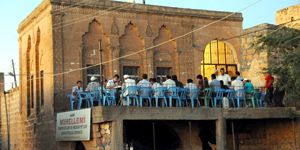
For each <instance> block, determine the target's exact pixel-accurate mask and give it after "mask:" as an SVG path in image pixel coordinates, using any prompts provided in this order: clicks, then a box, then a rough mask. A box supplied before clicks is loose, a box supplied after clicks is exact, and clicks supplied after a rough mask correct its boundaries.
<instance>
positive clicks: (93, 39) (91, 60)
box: [82, 19, 112, 82]
mask: <svg viewBox="0 0 300 150" xmlns="http://www.w3.org/2000/svg"><path fill="white" fill-rule="evenodd" d="M99 40H100V41H101V49H102V50H103V52H102V62H103V63H104V64H103V70H102V71H103V75H104V78H105V77H107V76H111V72H110V71H111V64H112V63H111V62H109V63H108V61H110V60H112V53H111V48H110V39H109V37H108V35H107V34H106V33H105V32H104V29H103V25H102V24H101V23H99V22H98V21H97V20H96V19H94V20H92V21H91V22H90V23H89V26H88V31H87V32H86V33H85V34H84V35H83V36H82V66H83V67H87V66H93V65H96V64H100V51H99ZM91 71H92V72H94V73H96V74H94V75H95V76H98V79H99V77H100V74H99V73H100V65H99V66H96V67H93V68H90V69H88V70H87V71H85V72H84V76H85V77H87V78H84V79H83V80H84V81H85V82H86V81H87V80H88V79H89V77H90V76H91V74H89V73H88V72H91Z"/></svg>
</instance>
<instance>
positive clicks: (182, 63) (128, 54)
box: [0, 0, 299, 150]
mask: <svg viewBox="0 0 300 150" xmlns="http://www.w3.org/2000/svg"><path fill="white" fill-rule="evenodd" d="M229 14H231V13H230V12H218V11H207V10H194V9H182V8H171V7H161V6H151V5H141V4H131V3H122V2H115V1H109V0H98V1H92V0H88V1H87V0H74V1H69V0H44V1H43V2H42V3H41V4H40V5H39V6H38V7H37V8H36V9H35V10H34V11H33V12H32V13H31V14H30V15H29V16H28V17H27V18H26V19H25V20H24V21H22V22H21V24H20V26H19V28H18V32H19V47H20V51H19V55H20V74H21V75H22V76H20V87H19V88H18V89H15V90H12V91H9V92H8V94H1V96H0V100H1V139H2V149H8V147H10V148H11V149H49V150H50V149H64V150H65V149H70V150H71V149H76V148H78V145H77V144H79V145H80V144H83V145H84V147H85V148H86V149H97V150H99V149H104V148H105V149H113V150H122V149H123V147H122V145H123V144H124V143H126V142H130V141H127V140H128V139H127V140H126V137H127V136H131V135H127V134H126V133H124V132H125V130H127V131H128V130H130V127H131V128H133V127H140V128H139V130H141V131H142V130H143V127H145V128H146V127H149V122H147V121H152V122H153V120H156V122H155V124H161V126H158V127H161V130H164V129H166V127H170V130H166V132H168V133H176V135H178V136H179V137H177V136H175V137H173V138H174V139H175V140H174V141H175V142H176V141H178V142H179V144H178V143H175V146H177V147H175V149H189V148H199V149H201V148H203V145H206V146H207V139H206V141H205V138H202V137H206V135H207V134H209V137H210V138H213V139H214V140H213V141H215V142H213V143H216V144H217V148H218V149H227V148H228V149H232V148H233V147H235V146H236V145H239V146H240V147H242V148H243V149H253V148H254V147H253V146H252V145H253V143H254V144H256V145H258V146H259V148H261V149H282V150H283V149H296V148H298V147H297V145H299V144H298V143H299V136H298V135H299V132H298V131H299V127H298V126H293V128H291V125H295V124H297V123H298V122H297V121H295V120H293V119H294V117H293V116H292V114H293V113H294V112H295V109H294V108H278V109H277V108H275V109H272V108H270V109H265V110H260V109H258V110H253V111H248V110H246V109H244V110H239V109H237V110H234V111H231V110H228V111H227V110H225V111H223V110H222V109H219V108H216V109H201V110H200V109H199V110H197V109H190V108H186V109H179V108H174V109H156V110H155V109H148V108H141V109H138V108H128V109H126V108H122V109H119V110H116V109H117V108H102V107H97V108H94V109H93V111H92V114H93V116H92V117H93V118H92V120H93V122H92V139H91V141H82V142H81V141H78V142H56V140H55V123H56V113H58V112H62V111H67V110H68V100H67V99H66V94H67V93H68V92H70V89H71V87H72V86H73V85H74V84H75V83H76V81H77V80H83V81H84V84H85V85H86V83H87V82H88V81H89V77H90V76H92V75H98V74H99V72H100V65H99V63H100V52H99V47H101V49H102V50H103V62H104V63H103V72H104V77H105V78H107V79H109V78H111V77H112V76H113V75H114V74H120V75H123V74H129V75H131V76H132V77H134V78H139V77H141V74H143V73H147V74H148V75H149V76H150V77H161V78H163V77H164V76H165V75H167V74H176V75H177V76H178V77H179V79H180V80H182V81H183V82H184V81H185V80H186V79H188V78H195V76H196V75H197V74H200V73H201V74H203V75H204V76H206V77H209V76H210V74H211V73H213V72H214V71H215V69H220V68H225V69H226V70H227V71H228V73H229V74H231V75H233V74H234V73H235V71H236V70H238V68H239V67H240V66H241V65H242V64H241V59H242V57H241V54H242V52H241V51H240V50H241V47H242V43H241V40H240V39H239V38H234V39H230V40H226V41H222V39H226V38H228V37H231V36H232V35H239V34H241V33H242V20H243V19H242V14H240V13H237V14H234V15H231V16H230V17H228V18H226V19H224V20H222V21H219V22H217V23H214V24H212V25H210V26H207V27H206V25H207V24H210V23H212V22H214V21H217V20H219V19H221V18H223V17H225V16H228V15H229ZM201 27H203V29H201V30H199V31H196V32H193V33H192V34H186V33H189V32H190V31H193V30H197V29H199V28H201ZM185 34H186V35H185ZM182 35H185V36H182ZM179 36H182V37H181V38H178V39H177V38H176V37H179ZM99 41H101V44H99ZM165 41H169V42H165ZM157 45H158V46H157ZM82 68H84V69H82ZM98 77H99V76H98ZM3 102H5V103H3ZM119 114H123V115H121V116H120V115H119ZM162 116H163V117H162ZM291 116H292V117H291ZM290 118H292V119H290ZM280 119H282V120H283V121H282V120H280ZM157 120H158V121H157ZM167 120H169V121H171V122H168V121H167ZM235 120H236V121H237V122H239V123H240V124H239V126H246V127H247V128H246V129H244V130H242V131H241V134H240V136H239V137H236V139H237V141H238V143H235V142H232V143H231V141H229V140H227V141H228V142H226V139H230V138H233V139H234V138H235V137H234V134H231V131H230V128H229V126H230V125H231V124H232V122H234V121H235ZM172 121H173V122H172ZM174 121H175V122H174ZM136 122H141V123H143V124H144V125H142V126H135V124H136ZM227 126H228V128H227ZM147 129H148V128H147ZM188 129H189V132H187V130H188ZM233 129H238V128H237V127H233ZM103 130H105V131H104V132H102V131H103ZM108 130H109V131H108ZM200 130H201V131H204V130H205V131H212V133H204V135H198V134H197V132H200ZM265 130H266V131H265ZM191 131H193V132H191ZM261 131H265V132H263V133H262V134H255V133H260V132H261ZM274 131H278V132H274ZM285 131H287V132H288V134H285ZM108 133H111V135H109V136H108ZM141 133H142V132H141ZM188 133H190V134H188ZM192 133H193V134H192ZM254 134H255V136H256V140H253V139H252V138H251V137H253V136H254ZM146 135H147V134H146ZM282 135H286V140H285V141H282V140H281V136H282ZM199 137H201V138H199ZM135 138H137V137H136V136H135V137H134V138H132V139H133V140H134V139H135ZM192 139H194V140H193V141H192ZM200 139H201V140H204V142H203V141H200ZM233 141H236V140H233ZM176 144H178V145H176ZM107 146H109V147H107Z"/></svg>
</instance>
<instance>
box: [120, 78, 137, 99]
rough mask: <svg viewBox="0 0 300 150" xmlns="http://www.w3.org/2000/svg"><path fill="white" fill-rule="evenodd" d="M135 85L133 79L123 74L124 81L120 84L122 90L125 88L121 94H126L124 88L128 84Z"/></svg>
mask: <svg viewBox="0 0 300 150" xmlns="http://www.w3.org/2000/svg"><path fill="white" fill-rule="evenodd" d="M135 85H136V82H135V80H133V79H130V78H129V75H124V83H123V85H122V90H125V92H124V94H123V97H125V96H127V95H128V91H127V89H126V88H127V87H129V86H135Z"/></svg>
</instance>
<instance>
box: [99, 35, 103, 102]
mask: <svg viewBox="0 0 300 150" xmlns="http://www.w3.org/2000/svg"><path fill="white" fill-rule="evenodd" d="M101 42H102V41H101V39H100V40H99V52H100V83H101V91H100V92H101V99H102V100H103V84H104V82H103V68H102V67H103V65H102V52H103V50H102V48H101V46H102V43H101Z"/></svg>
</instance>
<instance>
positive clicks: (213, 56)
mask: <svg viewBox="0 0 300 150" xmlns="http://www.w3.org/2000/svg"><path fill="white" fill-rule="evenodd" d="M238 65H239V62H238V57H237V53H236V50H235V49H234V48H233V46H232V45H231V44H230V43H229V42H226V41H220V40H213V41H210V42H209V43H208V44H207V45H206V46H205V48H204V50H203V60H202V61H201V72H202V74H203V75H204V76H205V77H208V78H209V77H210V75H211V74H213V73H214V72H215V70H220V68H224V69H225V70H226V71H227V72H229V75H230V76H235V71H237V70H238Z"/></svg>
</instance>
